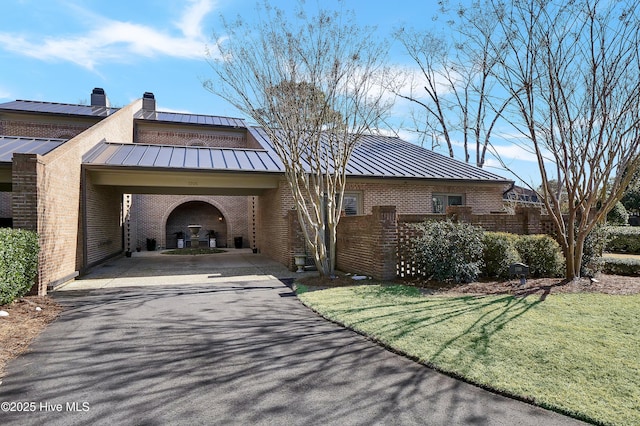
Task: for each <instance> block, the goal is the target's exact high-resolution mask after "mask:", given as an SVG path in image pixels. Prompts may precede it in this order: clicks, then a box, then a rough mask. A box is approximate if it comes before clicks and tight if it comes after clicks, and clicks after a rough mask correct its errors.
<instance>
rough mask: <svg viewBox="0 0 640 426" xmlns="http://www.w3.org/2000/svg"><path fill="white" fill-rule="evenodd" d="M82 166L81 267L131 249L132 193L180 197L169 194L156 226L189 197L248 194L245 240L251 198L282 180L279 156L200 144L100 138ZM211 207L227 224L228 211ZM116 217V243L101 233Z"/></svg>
mask: <svg viewBox="0 0 640 426" xmlns="http://www.w3.org/2000/svg"><path fill="white" fill-rule="evenodd" d="M82 169H83V182H85V184H84V185H83V188H84V189H83V194H82V198H83V203H82V204H83V205H84V206H85V214H84V215H83V216H84V218H85V220H84V225H83V226H84V228H83V233H84V235H86V236H87V237H86V238H85V239H84V250H83V252H84V258H83V267H84V268H88V267H91V266H93V265H95V264H96V263H98V262H101V261H103V260H104V259H105V258H108V257H109V256H111V255H113V254H114V253H121V252H122V251H123V250H125V251H127V252H134V251H135V245H136V243H135V241H140V239H141V238H142V237H141V236H140V235H135V232H136V229H135V227H133V226H132V223H134V222H135V218H132V217H131V216H130V215H129V212H130V210H131V203H132V200H134V199H135V196H136V195H180V196H184V197H183V198H179V199H177V200H178V201H174V200H175V198H172V201H171V202H172V203H173V204H172V205H170V206H167V209H166V212H165V213H163V214H164V218H163V223H162V225H163V226H165V225H166V228H167V229H169V228H170V226H169V225H168V223H169V222H168V219H169V217H170V216H171V215H170V214H171V213H172V212H173V211H174V210H177V209H178V208H179V207H184V206H187V205H188V203H189V202H192V203H193V202H194V201H200V202H204V201H206V200H207V198H205V197H208V196H225V197H245V198H246V197H247V196H252V197H254V198H253V200H254V201H253V205H252V206H251V208H252V209H253V210H252V212H251V213H252V219H253V222H252V223H251V227H252V230H253V235H252V236H251V237H252V238H251V239H252V241H253V242H254V244H255V239H256V232H257V230H256V228H257V227H258V226H259V224H258V223H257V222H258V220H257V216H258V213H257V210H258V209H259V206H257V204H258V202H257V201H256V200H258V199H259V198H260V197H265V196H269V195H268V194H269V192H270V191H271V192H274V191H276V192H277V190H278V188H279V185H280V182H281V179H282V175H281V168H280V163H279V161H278V160H277V159H276V158H274V156H273V154H272V153H270V152H268V151H266V150H244V149H235V148H212V147H200V146H198V147H195V146H194V147H191V146H163V145H151V144H139V143H136V144H131V143H113V142H101V143H99V144H98V145H96V146H95V147H94V148H93V149H92V150H90V151H89V152H88V153H87V154H85V155H84V156H83V160H82ZM132 197H134V198H132ZM115 198H118V199H119V200H120V201H119V202H118V206H117V208H115V207H114V203H113V201H114V200H115ZM156 204H162V203H156ZM154 208H155V207H154ZM212 209H213V211H220V217H219V219H220V221H223V220H228V221H229V222H230V226H231V225H232V224H233V219H234V218H233V217H231V218H229V217H228V216H231V215H227V214H226V212H224V209H223V208H222V207H221V206H216V205H213V207H212ZM138 210H140V208H138ZM244 214H248V212H244ZM105 215H106V216H107V217H105ZM109 217H110V219H108V218H109ZM116 219H118V222H119V224H118V225H120V224H121V228H120V226H119V228H120V229H123V231H121V232H123V236H122V238H120V239H119V240H120V241H117V243H119V244H116V237H115V236H114V235H113V232H111V233H110V234H106V233H105V232H104V229H103V226H102V224H104V223H105V222H106V223H108V226H110V227H113V226H114V225H116ZM166 232H167V233H168V232H170V231H166ZM232 237H233V234H231V233H229V235H228V236H227V235H226V233H225V241H223V244H222V245H223V246H231V244H228V243H227V241H226V240H231V239H232ZM158 240H159V241H158V243H159V246H160V247H163V248H164V247H170V246H171V243H172V241H171V240H170V237H169V236H167V235H166V234H165V233H164V232H163V233H162V234H161V235H159V237H158ZM174 247H175V246H174Z"/></svg>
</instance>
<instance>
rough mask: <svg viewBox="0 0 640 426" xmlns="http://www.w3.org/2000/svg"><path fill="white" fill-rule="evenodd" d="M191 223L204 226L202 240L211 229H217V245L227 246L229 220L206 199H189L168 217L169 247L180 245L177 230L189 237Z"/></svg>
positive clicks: (166, 233)
mask: <svg viewBox="0 0 640 426" xmlns="http://www.w3.org/2000/svg"><path fill="white" fill-rule="evenodd" d="M220 219H222V220H220ZM189 225H201V226H202V229H201V230H200V239H201V240H204V238H205V236H206V234H207V232H209V231H210V230H213V231H215V232H216V242H217V246H218V247H222V246H226V243H227V220H226V218H225V217H224V215H223V214H222V212H221V211H220V210H219V209H218V208H216V207H215V206H213V205H211V204H209V203H207V202H205V201H187V202H185V203H182V204H180V205H178V206H177V207H176V208H174V209H173V211H171V213H170V214H169V217H168V218H167V224H166V227H165V235H166V241H167V248H176V247H177V246H178V244H177V237H176V232H179V231H182V232H184V234H185V238H186V239H187V240H188V239H189V229H188V226H189Z"/></svg>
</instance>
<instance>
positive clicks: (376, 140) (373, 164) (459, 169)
mask: <svg viewBox="0 0 640 426" xmlns="http://www.w3.org/2000/svg"><path fill="white" fill-rule="evenodd" d="M249 131H250V132H251V133H252V134H253V136H254V137H255V138H256V139H257V140H258V141H259V142H260V143H261V145H262V146H263V147H264V148H265V149H266V150H267V151H269V152H271V153H273V156H275V157H276V158H277V155H276V154H275V150H274V148H273V146H272V144H271V141H270V140H269V137H268V136H267V135H266V132H265V131H264V129H262V128H259V127H251V128H249ZM307 169H308V167H307ZM347 175H348V176H351V177H390V178H391V177H393V178H417V179H443V180H465V181H489V182H510V180H509V179H506V178H504V177H502V176H499V175H496V174H494V173H491V172H488V171H486V170H484V169H481V168H479V167H476V166H474V165H471V164H468V163H465V162H462V161H459V160H456V159H453V158H450V157H447V156H445V155H442V154H438V153H436V152H433V151H430V150H428V149H426V148H423V147H420V146H418V145H415V144H412V143H410V142H407V141H404V140H402V139H399V138H396V137H389V136H382V135H365V136H363V137H362V138H361V139H360V141H359V143H358V145H357V146H356V148H355V149H354V151H353V154H352V156H351V159H350V161H349V164H348V165H347Z"/></svg>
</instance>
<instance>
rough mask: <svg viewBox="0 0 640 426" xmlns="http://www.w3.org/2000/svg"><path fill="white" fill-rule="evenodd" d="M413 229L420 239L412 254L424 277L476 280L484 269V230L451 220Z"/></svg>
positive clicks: (462, 281)
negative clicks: (482, 267) (482, 268)
mask: <svg viewBox="0 0 640 426" xmlns="http://www.w3.org/2000/svg"><path fill="white" fill-rule="evenodd" d="M414 226H415V228H416V229H418V230H419V231H420V236H419V237H417V238H415V240H414V241H413V244H412V245H411V250H412V253H411V254H412V257H413V260H414V262H415V264H416V267H417V268H418V269H419V270H420V271H421V273H422V275H423V276H424V277H425V278H427V279H434V280H437V281H453V282H456V283H469V282H473V281H475V279H476V278H477V277H478V275H479V274H480V268H481V266H482V249H483V245H482V236H483V231H482V229H481V228H478V227H475V226H473V225H470V224H467V223H454V222H452V221H450V220H446V221H426V222H423V223H420V224H416V225H414Z"/></svg>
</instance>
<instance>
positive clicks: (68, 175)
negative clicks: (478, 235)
mask: <svg viewBox="0 0 640 426" xmlns="http://www.w3.org/2000/svg"><path fill="white" fill-rule="evenodd" d="M348 173H349V177H348V181H347V189H346V192H345V214H346V215H347V217H348V216H354V220H355V222H352V223H354V224H355V223H360V222H362V224H361V225H356V228H355V229H357V228H358V226H361V227H367V229H368V230H369V231H368V232H378V233H380V232H381V235H383V234H384V232H383V231H380V230H377V231H376V230H375V229H377V228H375V227H371V223H372V222H371V221H370V220H367V219H366V218H365V216H364V215H369V214H377V215H379V216H380V217H381V218H383V219H384V217H386V216H385V214H387V213H385V212H386V211H388V207H387V208H386V209H387V210H385V208H381V207H380V206H393V211H394V215H395V214H398V215H424V214H443V213H445V210H446V209H447V206H465V208H469V207H470V208H471V210H472V211H473V212H474V213H477V214H490V213H492V212H496V211H501V210H502V197H503V192H504V191H505V189H507V188H508V187H509V185H510V184H511V181H509V180H507V179H504V178H502V177H500V176H497V175H495V174H492V173H489V172H487V171H486V170H482V169H479V168H476V167H474V166H471V165H469V164H466V163H463V162H459V161H456V160H454V159H451V158H448V157H445V156H443V155H440V154H437V153H434V152H432V151H429V150H426V149H424V148H421V147H419V146H416V145H414V144H411V143H408V142H405V141H403V140H401V139H398V138H394V137H383V136H367V137H365V138H364V139H363V140H362V142H361V144H360V145H359V146H358V148H357V149H356V151H355V152H354V154H353V157H352V159H351V161H350V163H349V170H348ZM0 191H1V192H0V221H1V222H0V226H11V225H12V226H14V227H16V228H24V229H31V230H34V231H37V232H38V233H39V236H40V245H41V253H40V264H39V271H38V290H39V293H40V294H45V293H46V291H47V288H54V287H56V286H58V285H60V284H63V283H64V282H66V281H69V280H71V279H73V278H74V277H76V276H78V275H79V274H81V273H82V272H83V271H85V270H87V269H88V268H90V267H92V266H94V265H96V264H98V263H100V262H104V261H105V260H107V259H109V258H111V257H114V256H120V255H122V254H123V253H124V252H127V251H135V250H136V249H137V248H141V249H145V246H146V240H147V239H154V240H155V241H156V244H157V246H158V247H159V248H173V247H176V245H177V234H176V233H178V232H184V233H187V226H188V225H189V224H193V223H197V224H200V225H202V229H203V231H210V230H211V231H214V232H215V234H216V244H217V245H218V246H221V247H234V246H235V244H236V243H238V242H239V240H240V239H242V246H243V247H250V248H253V249H255V250H256V251H259V252H260V253H262V254H263V255H266V256H268V257H270V258H272V259H274V260H277V261H279V262H281V263H283V264H285V265H288V266H290V267H292V266H293V265H292V262H293V258H292V255H293V253H294V252H296V251H299V250H304V247H301V241H300V237H299V232H297V231H296V230H297V229H299V226H298V224H297V222H296V221H297V219H296V218H295V215H294V214H292V213H293V212H292V207H293V200H292V197H291V195H290V193H289V188H288V186H287V183H286V181H285V179H284V175H283V168H282V164H281V163H280V161H279V159H278V158H277V156H276V154H275V152H274V150H273V148H272V146H271V142H270V141H269V140H268V138H267V137H266V135H265V134H264V132H263V131H262V130H261V129H260V128H257V127H252V126H249V125H247V124H246V122H245V121H244V120H242V119H235V118H227V117H216V116H205V115H197V114H181V113H169V112H162V111H157V110H156V102H155V97H154V95H153V94H152V93H148V92H147V93H145V94H144V96H143V97H142V98H141V99H138V100H136V101H134V102H132V103H131V104H129V105H127V106H125V107H123V108H117V109H116V108H111V107H110V106H109V103H108V99H107V97H106V94H105V93H104V90H102V89H99V88H96V89H94V90H93V92H92V94H91V105H69V104H59V103H51V102H36V101H22V100H16V101H13V102H7V103H3V104H0ZM394 217H395V216H394ZM358 218H360V219H358ZM358 220H360V222H358ZM384 220H386V219H384ZM374 228H375V229H374ZM379 231H380V232H379ZM353 232H354V228H353V227H351V228H350V230H349V231H348V232H347V231H346V230H345V231H344V232H343V234H344V237H343V238H342V239H341V240H340V241H341V242H339V246H338V248H339V249H340V247H341V244H342V247H346V246H345V244H346V242H347V240H349V239H351V240H352V239H353V238H355V237H353V236H351V237H347V236H346V235H352V234H353ZM363 232H364V231H363ZM200 235H201V238H204V236H205V232H201V234H200ZM339 237H340V236H339ZM189 242H190V241H189V239H188V237H187V242H186V243H187V245H188V244H189ZM346 251H347V250H343V252H345V253H342V255H340V254H339V259H338V267H340V266H343V267H344V268H349V267H350V265H351V263H349V262H350V261H349V255H348V254H347V253H346ZM341 259H342V260H341ZM364 268H365V269H366V268H367V267H366V266H364ZM361 272H367V271H361ZM389 273H391V272H387V273H386V275H389ZM383 275H385V274H383Z"/></svg>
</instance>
